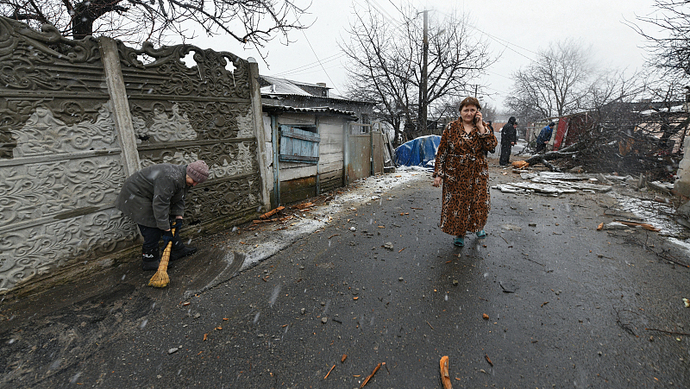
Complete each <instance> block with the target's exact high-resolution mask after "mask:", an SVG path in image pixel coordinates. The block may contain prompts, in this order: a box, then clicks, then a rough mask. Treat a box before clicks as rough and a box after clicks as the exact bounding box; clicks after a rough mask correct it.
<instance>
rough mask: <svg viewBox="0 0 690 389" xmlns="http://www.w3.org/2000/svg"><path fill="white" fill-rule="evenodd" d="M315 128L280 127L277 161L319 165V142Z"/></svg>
mask: <svg viewBox="0 0 690 389" xmlns="http://www.w3.org/2000/svg"><path fill="white" fill-rule="evenodd" d="M320 140H321V138H320V137H319V134H318V133H317V129H316V127H315V126H299V127H296V126H286V125H281V126H280V155H279V160H280V161H285V162H302V163H313V164H316V163H319V141H320Z"/></svg>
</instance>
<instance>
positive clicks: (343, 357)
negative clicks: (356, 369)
mask: <svg viewBox="0 0 690 389" xmlns="http://www.w3.org/2000/svg"><path fill="white" fill-rule="evenodd" d="M346 359H347V354H343V356H342V357H340V363H343V362H345V360H346Z"/></svg>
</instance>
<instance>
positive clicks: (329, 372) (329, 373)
mask: <svg viewBox="0 0 690 389" xmlns="http://www.w3.org/2000/svg"><path fill="white" fill-rule="evenodd" d="M333 369H335V365H333V367H331V370H329V371H328V374H326V376H325V377H323V379H324V380H325V379H326V378H328V376H329V375H331V372H332V371H333Z"/></svg>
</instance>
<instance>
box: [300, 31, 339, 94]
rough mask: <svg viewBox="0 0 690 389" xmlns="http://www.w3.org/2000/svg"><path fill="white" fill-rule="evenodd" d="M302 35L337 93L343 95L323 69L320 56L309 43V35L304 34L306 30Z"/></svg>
mask: <svg viewBox="0 0 690 389" xmlns="http://www.w3.org/2000/svg"><path fill="white" fill-rule="evenodd" d="M302 35H304V39H306V40H307V44H309V48H310V49H311V52H312V53H314V57H316V60H317V61H319V65H320V66H321V69H322V70H323V72H324V73H325V74H326V77H327V78H328V81H330V82H331V85H333V88H335V91H336V92H338V94H342V93H340V90H338V86H337V85H335V82H333V80H332V79H331V76H330V75H329V74H328V72H327V71H326V68H324V67H323V64H322V63H321V60H320V59H319V56H318V54H316V51H315V50H314V47H313V46H312V45H311V42H310V41H309V38H307V34H306V33H305V32H304V30H302Z"/></svg>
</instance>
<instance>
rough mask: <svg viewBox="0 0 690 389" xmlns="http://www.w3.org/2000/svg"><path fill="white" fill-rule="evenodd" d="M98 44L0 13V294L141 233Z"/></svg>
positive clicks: (129, 241)
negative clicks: (129, 204)
mask: <svg viewBox="0 0 690 389" xmlns="http://www.w3.org/2000/svg"><path fill="white" fill-rule="evenodd" d="M100 58H101V57H100V52H99V49H98V42H96V41H95V40H92V39H86V40H81V41H71V40H68V39H64V38H62V37H61V36H60V35H59V34H58V32H57V31H56V30H55V29H54V28H51V27H44V29H43V31H41V32H37V31H33V30H31V29H29V28H28V27H26V25H24V24H22V23H18V22H16V21H12V20H10V19H6V18H0V94H1V95H2V96H3V98H2V99H0V118H2V120H0V146H1V147H0V290H6V289H11V288H12V287H14V286H15V285H16V284H17V283H19V282H21V281H25V280H27V279H29V278H31V277H32V276H35V275H40V274H43V273H46V272H48V271H49V270H50V269H54V268H55V267H59V266H63V265H65V264H75V263H77V261H89V260H93V259H94V258H96V257H98V256H100V255H103V254H104V253H111V252H113V251H115V250H119V249H121V248H123V247H126V246H127V245H131V244H132V241H133V240H134V239H136V238H137V237H138V233H137V231H136V229H135V228H136V226H135V225H134V224H133V223H131V222H129V221H127V220H124V219H123V218H122V216H121V215H120V213H119V212H118V211H117V210H115V209H114V208H113V206H112V204H113V201H114V199H115V196H116V195H117V191H118V188H119V186H120V185H121V182H122V181H123V180H124V174H123V167H122V163H121V156H120V152H121V151H120V147H119V144H118V140H117V134H116V131H115V124H114V121H113V118H112V111H111V107H110V106H109V104H108V100H109V95H108V91H107V89H106V86H105V82H104V76H103V70H102V64H101V62H100Z"/></svg>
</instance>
